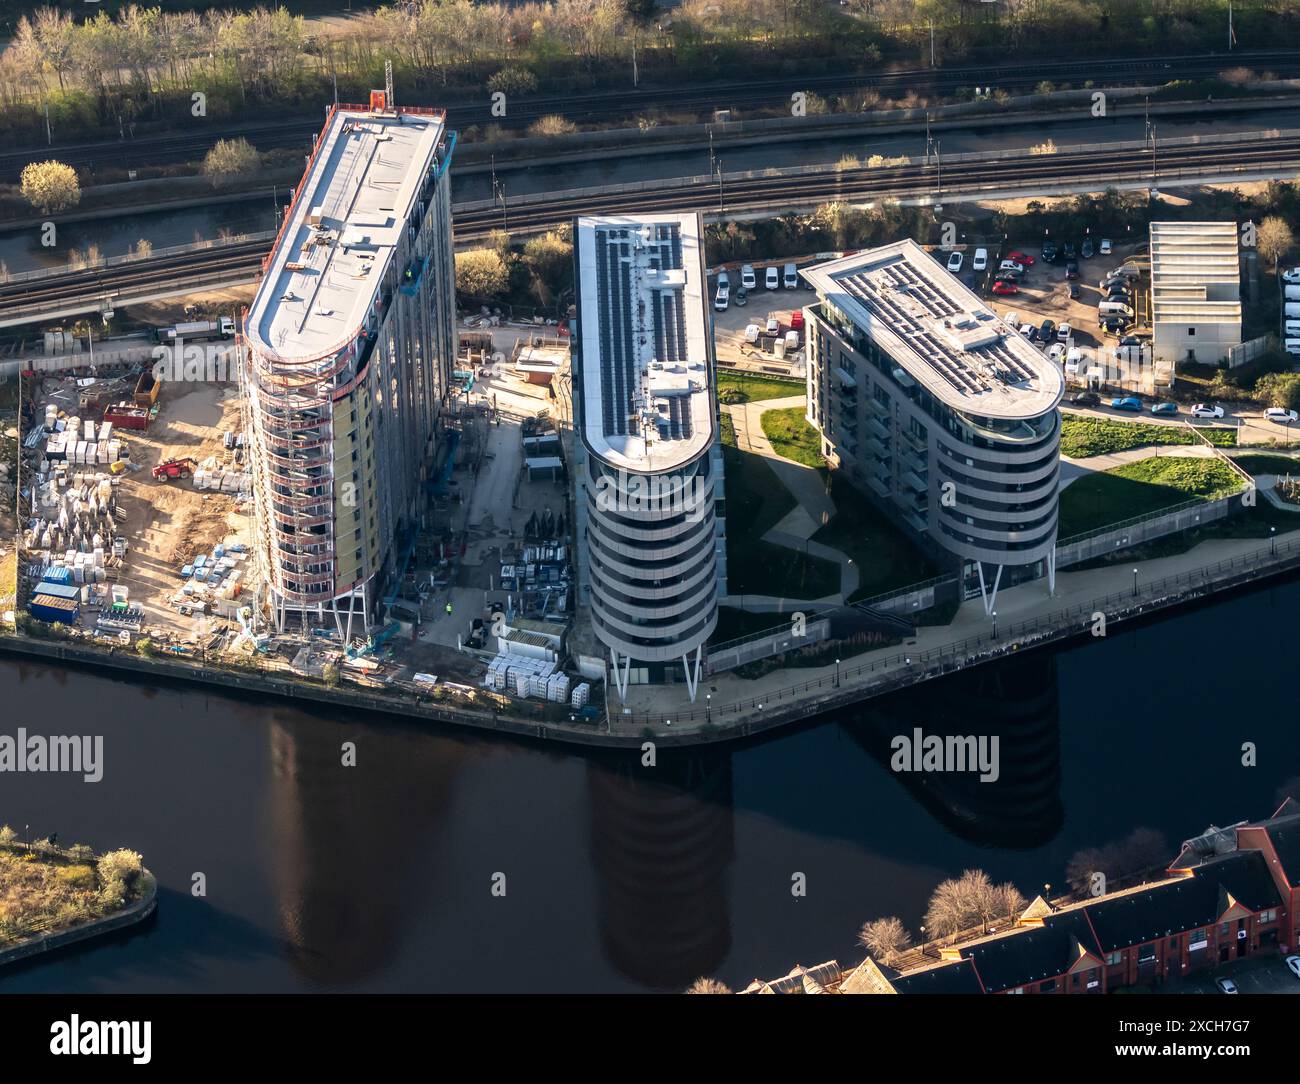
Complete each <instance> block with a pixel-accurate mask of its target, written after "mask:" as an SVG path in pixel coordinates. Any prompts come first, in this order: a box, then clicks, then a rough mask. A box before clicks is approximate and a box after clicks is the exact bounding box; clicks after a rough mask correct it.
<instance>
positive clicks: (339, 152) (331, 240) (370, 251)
mask: <svg viewBox="0 0 1300 1084" xmlns="http://www.w3.org/2000/svg"><path fill="white" fill-rule="evenodd" d="M375 106H376V107H375V108H372V109H366V108H365V107H362V106H337V107H335V108H334V109H333V110H332V111H331V112H330V115H329V118H328V120H327V121H326V123H325V127H324V130H323V131H322V132H321V134H320V136H319V137H318V138H317V141H316V149H315V152H314V153H313V155H312V157H311V161H310V163H309V164H308V167H307V172H306V175H305V176H304V178H303V180H302V182H301V183H300V185H299V186H298V189H297V193H296V195H295V198H294V201H293V204H292V205H291V206H290V208H289V209H288V210H287V212H286V213H285V219H284V224H283V227H282V228H281V231H280V235H279V237H278V238H277V239H276V243H275V247H274V249H273V250H272V252H271V254H270V256H269V257H268V258H267V260H266V263H265V265H264V268H263V277H262V282H261V285H260V286H259V288H258V291H257V294H256V296H255V297H254V299H253V302H252V305H251V306H250V307H249V309H248V312H247V314H246V317H245V320H244V327H243V336H242V346H243V350H242V365H241V381H242V384H243V392H244V401H245V412H246V416H245V425H246V430H247V432H248V434H249V438H250V439H249V442H248V446H249V455H250V459H251V465H252V470H253V479H254V491H255V497H256V505H257V508H256V511H257V527H258V550H259V555H260V558H261V561H262V565H263V569H264V572H265V578H266V581H267V586H268V588H269V601H270V604H271V607H272V610H273V613H274V618H275V622H276V625H277V627H279V628H281V629H283V628H284V627H285V624H286V622H287V621H289V620H291V619H293V620H301V621H302V623H303V624H307V623H309V622H328V621H333V622H334V624H335V625H336V627H337V629H338V631H339V633H340V634H341V635H344V636H345V637H350V636H351V635H352V634H353V632H354V631H357V632H364V631H365V628H366V626H368V625H369V624H371V623H373V621H374V620H375V618H376V615H377V611H378V609H379V608H380V607H381V605H382V597H383V592H384V589H385V586H386V584H387V582H388V581H389V580H390V578H391V577H392V576H393V575H394V573H395V571H396V570H397V565H398V564H399V563H400V560H401V557H400V553H401V551H402V549H403V548H404V547H407V546H408V545H409V541H408V540H409V538H410V536H411V534H412V532H413V530H414V524H415V520H416V517H417V515H418V513H419V506H420V501H421V500H422V498H423V483H424V479H425V475H426V472H427V470H428V468H429V465H430V462H431V459H432V455H433V449H434V443H435V440H436V433H437V425H438V418H439V414H440V410H441V405H442V400H443V397H444V395H445V393H446V389H447V387H448V384H449V382H450V379H451V372H452V368H453V366H454V364H455V358H456V330H455V279H454V264H453V257H452V238H451V202H450V193H449V184H448V176H447V168H448V166H449V165H450V161H451V155H452V151H453V149H454V146H455V135H454V133H449V132H448V130H447V128H446V124H445V116H444V114H443V113H442V112H441V111H436V110H426V109H395V108H387V107H385V106H384V103H383V102H382V101H379V102H377V103H375Z"/></svg>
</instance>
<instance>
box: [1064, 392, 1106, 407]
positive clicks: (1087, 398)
mask: <svg viewBox="0 0 1300 1084" xmlns="http://www.w3.org/2000/svg"><path fill="white" fill-rule="evenodd" d="M1070 402H1071V403H1073V404H1074V405H1075V406H1080V407H1083V406H1097V405H1098V404H1100V403H1101V396H1100V395H1098V394H1097V393H1096V392H1095V391H1079V392H1075V393H1074V394H1073V395H1072V396H1070Z"/></svg>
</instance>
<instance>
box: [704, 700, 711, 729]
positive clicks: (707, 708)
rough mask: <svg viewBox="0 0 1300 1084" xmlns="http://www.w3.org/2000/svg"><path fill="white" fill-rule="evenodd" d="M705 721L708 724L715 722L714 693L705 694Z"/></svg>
mask: <svg viewBox="0 0 1300 1084" xmlns="http://www.w3.org/2000/svg"><path fill="white" fill-rule="evenodd" d="M704 721H705V722H706V723H711V722H713V694H712V693H705V694H704Z"/></svg>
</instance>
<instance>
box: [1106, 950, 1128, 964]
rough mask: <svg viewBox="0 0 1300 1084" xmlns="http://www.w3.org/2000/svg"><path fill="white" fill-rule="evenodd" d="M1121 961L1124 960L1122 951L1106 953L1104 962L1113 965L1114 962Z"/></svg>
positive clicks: (1120, 962) (1118, 962)
mask: <svg viewBox="0 0 1300 1084" xmlns="http://www.w3.org/2000/svg"><path fill="white" fill-rule="evenodd" d="M1123 962H1124V953H1122V952H1108V953H1106V963H1108V964H1110V965H1112V966H1113V965H1115V964H1122V963H1123Z"/></svg>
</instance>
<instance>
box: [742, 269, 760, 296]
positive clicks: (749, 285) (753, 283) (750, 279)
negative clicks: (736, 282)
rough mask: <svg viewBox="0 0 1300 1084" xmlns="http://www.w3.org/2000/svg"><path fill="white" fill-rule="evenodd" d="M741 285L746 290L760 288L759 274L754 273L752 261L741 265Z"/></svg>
mask: <svg viewBox="0 0 1300 1084" xmlns="http://www.w3.org/2000/svg"><path fill="white" fill-rule="evenodd" d="M740 285H741V286H743V287H744V288H745V289H746V290H755V289H757V288H758V276H757V275H755V274H754V265H753V264H752V263H743V264H741V265H740Z"/></svg>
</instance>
